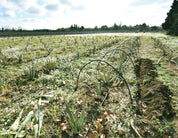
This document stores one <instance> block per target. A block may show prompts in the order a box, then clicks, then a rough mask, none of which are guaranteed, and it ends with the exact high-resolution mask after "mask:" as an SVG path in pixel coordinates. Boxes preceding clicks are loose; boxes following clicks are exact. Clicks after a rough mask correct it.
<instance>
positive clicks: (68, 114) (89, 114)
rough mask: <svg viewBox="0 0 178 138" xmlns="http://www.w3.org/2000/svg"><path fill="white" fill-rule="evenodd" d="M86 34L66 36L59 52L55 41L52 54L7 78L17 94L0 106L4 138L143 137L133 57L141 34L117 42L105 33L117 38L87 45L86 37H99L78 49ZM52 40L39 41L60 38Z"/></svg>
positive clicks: (122, 38) (11, 89)
mask: <svg viewBox="0 0 178 138" xmlns="http://www.w3.org/2000/svg"><path fill="white" fill-rule="evenodd" d="M43 37H44V36H43ZM53 37H54V38H55V36H53ZM54 38H53V39H54ZM64 38H66V40H65V39H64ZM85 38H87V37H84V38H83V37H81V36H77V37H76V39H75V37H66V36H65V37H63V39H64V40H63V39H61V40H60V41H61V42H63V44H64V46H63V50H64V52H63V53H61V54H57V53H56V52H55V51H56V50H55V48H56V49H57V47H55V44H54V47H53V46H52V45H51V44H49V46H50V47H52V48H53V51H52V52H51V53H50V54H49V56H48V57H44V58H41V59H40V58H39V59H38V60H36V58H35V57H33V59H34V60H33V61H32V62H27V63H28V65H27V64H24V63H23V62H22V63H21V64H22V65H25V68H23V69H22V71H21V72H22V74H21V75H19V76H18V77H17V76H15V77H14V78H15V79H12V78H11V76H10V75H9V76H10V77H9V78H8V77H7V76H4V79H3V80H2V81H1V82H2V83H5V84H6V85H5V87H6V89H7V91H14V95H13V100H12V101H10V102H7V103H5V104H1V109H0V110H1V111H2V113H1V115H0V116H1V118H2V119H0V120H1V123H0V124H1V125H0V127H1V128H3V129H2V130H3V131H1V135H2V136H5V135H8V136H15V137H20V136H21V137H24V136H34V137H38V136H41V137H59V136H61V137H72V136H73V137H106V136H107V137H113V136H114V137H141V135H140V134H139V132H140V131H141V130H139V128H138V126H135V119H136V117H137V115H136V114H135V112H134V110H133V108H132V107H134V105H135V101H134V99H133V97H134V95H135V94H134V93H133V91H135V90H134V89H135V85H136V77H135V75H134V59H137V56H138V53H139V48H140V43H141V42H140V37H120V38H118V40H115V38H116V37H108V38H107V37H106V36H102V38H104V39H106V40H105V41H108V39H111V38H112V40H113V42H112V41H110V42H107V43H105V44H104V45H102V43H101V42H100V41H99V42H97V45H94V44H92V45H89V44H90V43H87V41H93V43H95V41H97V40H95V39H94V37H91V38H90V37H89V38H87V39H88V40H86V46H85V47H80V42H81V41H79V42H78V40H80V39H81V40H82V41H83V40H85ZM128 38H129V39H128ZM24 39H26V37H24ZM32 39H35V41H37V40H38V39H37V38H35V37H33V38H32ZM53 39H51V40H50V39H44V40H43V39H41V40H40V43H42V41H44V43H45V42H47V41H48V42H49V41H50V42H52V43H54V42H56V43H57V42H58V40H57V37H56V40H55V39H54V40H53ZM92 39H93V40H92ZM125 40H126V41H125ZM53 41H54V42H53ZM66 41H68V44H67V45H66V46H65V42H66ZM101 41H102V39H101ZM123 41H124V42H123ZM121 42H123V43H121ZM73 43H76V51H75V48H74V52H73V53H70V54H69V52H70V49H71V46H72V45H73ZM118 43H120V44H118ZM50 47H49V48H50ZM102 47H103V48H102ZM34 48H35V47H34ZM60 48H61V47H60ZM85 48H86V50H83V49H85ZM28 50H30V49H28ZM93 51H94V52H93ZM88 53H89V56H88ZM37 57H38V56H37ZM91 59H92V60H91ZM93 59H94V60H93ZM7 68H8V66H7ZM77 76H78V77H77ZM10 87H11V88H10ZM17 87H18V88H17ZM3 89H4V88H3ZM74 90H76V91H74ZM19 97H20V98H19ZM10 99H12V98H10ZM11 109H13V110H11ZM10 110H11V111H10ZM13 128H15V129H14V130H13ZM160 128H161V127H160ZM7 130H8V131H7ZM160 131H161V130H160ZM160 134H161V132H160Z"/></svg>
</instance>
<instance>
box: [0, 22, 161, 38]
mask: <svg viewBox="0 0 178 138" xmlns="http://www.w3.org/2000/svg"><path fill="white" fill-rule="evenodd" d="M162 31H163V29H162V27H159V26H149V25H147V24H146V23H143V24H139V25H135V26H127V25H121V24H119V25H117V24H116V23H114V25H113V26H110V27H108V26H107V25H102V26H101V27H98V26H95V27H94V28H85V27H84V26H79V25H77V24H72V25H71V26H70V27H67V28H58V29H56V30H50V29H34V30H25V29H22V28H21V27H19V28H9V27H1V28H0V36H13V35H15V36H16V35H17V36H18V35H19V36H21V35H43V34H44V35H48V34H49V35H50V34H73V33H100V32H101V33H102V32H162Z"/></svg>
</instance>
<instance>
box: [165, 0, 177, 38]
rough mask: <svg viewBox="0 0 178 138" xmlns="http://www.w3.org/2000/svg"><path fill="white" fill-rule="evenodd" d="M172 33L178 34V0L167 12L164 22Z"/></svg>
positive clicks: (169, 32)
mask: <svg viewBox="0 0 178 138" xmlns="http://www.w3.org/2000/svg"><path fill="white" fill-rule="evenodd" d="M162 27H163V29H165V30H166V31H167V32H168V34H170V35H177V36H178V0H174V1H173V4H172V6H171V9H170V11H169V12H168V13H167V17H166V19H165V22H164V23H163V24H162Z"/></svg>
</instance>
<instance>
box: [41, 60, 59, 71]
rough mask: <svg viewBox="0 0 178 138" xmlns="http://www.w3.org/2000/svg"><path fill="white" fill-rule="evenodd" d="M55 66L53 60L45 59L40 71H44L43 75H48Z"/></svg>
mask: <svg viewBox="0 0 178 138" xmlns="http://www.w3.org/2000/svg"><path fill="white" fill-rule="evenodd" d="M56 64H57V63H56V61H55V60H53V59H47V60H46V61H45V64H44V65H43V67H42V70H43V71H44V73H46V74H49V72H50V71H51V70H54V69H56V67H57V65H56Z"/></svg>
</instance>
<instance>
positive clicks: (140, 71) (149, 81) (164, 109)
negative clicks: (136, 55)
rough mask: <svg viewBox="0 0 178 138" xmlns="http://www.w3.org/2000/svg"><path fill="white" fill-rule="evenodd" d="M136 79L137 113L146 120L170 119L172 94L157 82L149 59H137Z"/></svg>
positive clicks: (166, 87) (154, 69) (154, 70)
mask: <svg viewBox="0 0 178 138" xmlns="http://www.w3.org/2000/svg"><path fill="white" fill-rule="evenodd" d="M135 72H136V76H137V77H138V80H139V81H138V92H137V104H138V112H139V114H141V115H143V116H144V117H145V118H147V119H151V118H152V117H154V116H156V117H158V118H161V117H164V118H170V117H171V116H173V114H174V112H173V110H172V107H171V95H172V92H171V91H170V90H169V88H168V86H166V85H164V84H163V83H162V82H160V81H158V80H157V79H156V77H157V76H158V74H157V72H156V67H155V66H154V64H153V62H152V60H150V59H138V60H137V61H136V68H135Z"/></svg>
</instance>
